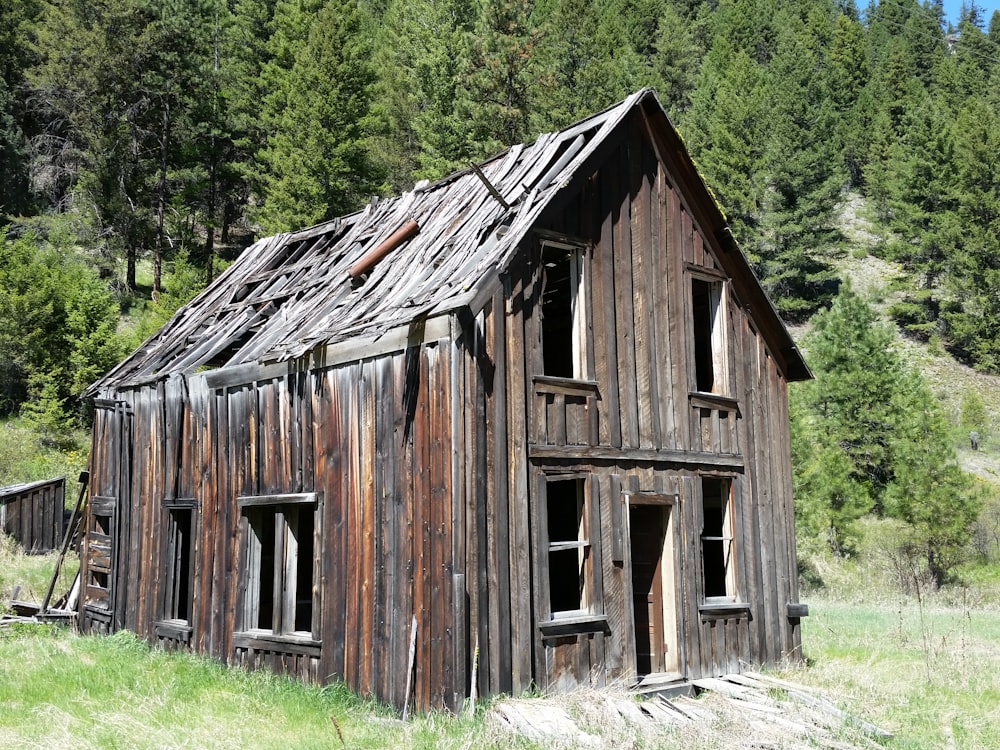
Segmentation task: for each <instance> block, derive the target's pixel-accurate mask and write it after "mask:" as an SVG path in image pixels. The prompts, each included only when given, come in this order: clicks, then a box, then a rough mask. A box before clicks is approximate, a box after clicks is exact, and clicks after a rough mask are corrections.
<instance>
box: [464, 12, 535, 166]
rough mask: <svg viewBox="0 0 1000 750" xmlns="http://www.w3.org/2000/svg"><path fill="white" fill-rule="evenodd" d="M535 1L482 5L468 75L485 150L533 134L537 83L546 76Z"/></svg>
mask: <svg viewBox="0 0 1000 750" xmlns="http://www.w3.org/2000/svg"><path fill="white" fill-rule="evenodd" d="M531 5H532V4H531V2H529V0H496V2H491V3H484V4H482V5H481V6H480V15H479V18H478V19H477V22H476V31H475V36H476V39H475V42H474V44H473V47H472V53H471V58H470V65H469V71H468V79H467V80H468V91H469V97H470V100H471V101H472V102H474V103H475V107H474V109H473V111H472V112H471V113H470V114H471V117H472V121H473V123H474V126H475V138H476V142H477V143H478V144H479V146H480V148H481V149H482V154H483V155H486V154H490V153H495V152H496V151H498V150H500V149H501V148H504V147H506V146H511V145H513V144H515V143H524V142H526V141H529V140H531V135H532V133H531V127H530V125H531V122H532V117H533V115H534V110H533V106H534V103H535V101H536V98H535V96H534V89H535V88H536V86H537V82H538V81H539V80H540V78H541V76H540V72H541V71H540V66H539V56H538V46H539V39H540V37H541V32H540V30H539V29H537V28H536V27H535V26H534V25H533V24H532V23H531V10H532V8H531Z"/></svg>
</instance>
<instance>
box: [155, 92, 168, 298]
mask: <svg viewBox="0 0 1000 750" xmlns="http://www.w3.org/2000/svg"><path fill="white" fill-rule="evenodd" d="M169 140H170V100H169V99H167V100H166V101H165V102H164V106H163V123H162V129H161V130H160V176H159V179H158V180H157V181H156V247H155V248H154V250H153V302H157V301H159V299H160V289H161V282H162V275H163V244H164V232H163V222H164V214H165V212H166V202H167V146H168V143H169Z"/></svg>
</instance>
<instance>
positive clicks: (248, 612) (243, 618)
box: [235, 492, 321, 643]
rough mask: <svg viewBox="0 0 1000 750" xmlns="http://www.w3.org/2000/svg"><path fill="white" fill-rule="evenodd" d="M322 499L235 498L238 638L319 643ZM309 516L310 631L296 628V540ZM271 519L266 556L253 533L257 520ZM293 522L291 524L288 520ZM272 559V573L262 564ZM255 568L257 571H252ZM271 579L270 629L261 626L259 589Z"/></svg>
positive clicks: (293, 496) (312, 494) (301, 496)
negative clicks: (237, 511)
mask: <svg viewBox="0 0 1000 750" xmlns="http://www.w3.org/2000/svg"><path fill="white" fill-rule="evenodd" d="M320 501H321V498H320V494H319V493H316V492H306V493H295V494H283V495H248V496H241V497H238V498H237V506H238V507H239V509H240V587H239V602H238V608H237V622H236V628H235V629H236V631H237V633H238V634H241V635H245V636H252V637H255V638H265V639H271V640H279V641H306V642H316V643H318V641H319V633H318V627H319V625H318V623H319V586H318V582H319V575H318V572H319V570H318V569H319V559H320V556H319V550H320V544H319V541H320V539H321V536H320V507H321V502H320ZM306 513H311V514H312V519H311V520H312V524H311V528H312V534H311V539H310V546H311V548H312V555H311V558H310V561H311V564H310V567H309V568H308V570H309V571H310V573H309V578H310V582H309V583H310V588H311V593H310V597H309V600H308V607H309V609H308V612H307V616H308V619H309V628H308V630H306V629H303V628H296V625H297V622H296V620H297V619H298V617H299V615H298V613H297V609H298V607H299V606H300V604H301V602H302V601H305V600H304V599H303V598H302V597H300V596H298V594H299V592H298V587H299V580H298V577H299V575H300V571H301V568H300V565H301V561H300V557H299V551H300V549H301V547H302V546H303V544H302V540H301V539H300V538H299V533H300V531H301V528H302V527H301V520H302V518H303V514H306ZM264 514H273V542H272V543H273V545H274V547H273V549H272V550H271V551H270V555H269V556H268V555H265V554H264V550H263V543H262V539H261V537H260V536H259V535H258V533H257V531H256V530H255V517H257V518H258V519H261V520H263V519H264ZM293 518H294V519H295V520H294V522H293V521H291V519H293ZM268 559H270V561H271V564H270V569H268V570H265V569H264V568H263V567H260V566H262V565H263V563H264V561H266V560H268ZM254 566H257V569H256V570H254ZM268 580H270V592H271V593H270V597H271V598H270V604H269V609H270V619H271V627H269V628H265V627H260V618H261V616H262V614H263V615H266V613H262V612H261V610H260V607H261V596H262V591H263V587H264V585H265V584H266V582H267V581H268Z"/></svg>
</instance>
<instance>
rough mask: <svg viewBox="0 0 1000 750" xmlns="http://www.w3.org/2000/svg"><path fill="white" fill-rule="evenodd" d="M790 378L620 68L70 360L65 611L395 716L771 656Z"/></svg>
mask: <svg viewBox="0 0 1000 750" xmlns="http://www.w3.org/2000/svg"><path fill="white" fill-rule="evenodd" d="M807 377H809V371H808V369H807V367H806V366H805V364H804V362H803V360H802V358H801V356H800V354H799V353H798V351H797V350H796V348H795V346H794V345H793V342H792V340H791V338H790V337H789V335H788V332H787V331H786V329H785V327H784V326H783V324H782V322H781V321H780V319H779V318H778V316H777V314H776V313H775V310H774V308H773V307H772V306H771V304H770V303H769V301H768V299H767V298H766V296H765V294H764V292H763V291H762V289H761V287H760V285H759V284H758V282H757V281H756V279H755V278H754V276H753V274H752V272H751V270H750V268H749V266H748V264H747V261H746V260H745V259H744V257H743V255H742V254H741V252H740V251H739V249H738V248H737V246H736V245H735V243H734V241H733V239H732V237H731V235H730V233H729V232H728V230H727V227H726V223H725V220H724V218H723V216H722V214H721V213H720V211H719V209H718V208H717V206H716V204H715V203H714V201H713V199H712V198H711V196H710V194H709V192H708V191H707V189H706V187H705V185H704V184H703V182H702V180H701V179H700V177H699V176H698V173H697V171H696V170H695V167H694V166H693V164H692V162H691V160H690V158H689V156H688V155H687V153H686V151H685V149H684V146H683V144H682V142H681V140H680V139H679V137H678V135H677V134H676V133H675V131H674V130H673V128H672V127H671V125H670V123H669V121H668V119H667V117H666V115H665V114H664V111H663V109H662V108H661V106H660V104H659V102H658V101H657V99H656V97H655V95H654V94H653V92H651V91H640V92H638V93H636V94H634V95H632V96H631V97H629V98H628V99H626V100H625V101H623V102H621V103H620V104H618V105H617V106H615V107H613V108H611V109H608V110H606V111H604V112H602V113H600V114H597V115H595V116H593V117H590V118H588V119H586V120H583V121H581V122H579V123H577V124H576V125H573V126H572V127H570V128H568V129H566V130H564V131H562V132H559V133H554V134H548V135H543V136H541V137H540V138H539V139H538V140H537V141H536V142H535V143H534V144H531V145H525V146H520V145H519V146H514V147H513V148H510V149H509V150H507V151H506V152H504V153H502V154H500V155H499V156H497V157H495V158H493V159H491V160H489V161H487V162H485V163H482V164H480V165H478V166H476V167H473V168H471V169H468V170H466V171H463V172H459V173H457V174H454V175H451V176H450V177H447V178H446V179H444V180H441V181H439V182H437V183H434V184H419V185H417V186H416V187H415V188H414V189H413V190H412V191H411V192H408V193H406V194H404V195H402V196H400V197H396V198H393V199H391V200H381V201H373V202H372V203H371V204H370V205H368V206H367V207H365V209H364V210H362V211H360V212H358V213H355V214H353V215H350V216H347V217H344V218H341V219H337V220H334V221H330V222H327V223H325V224H322V225H319V226H316V227H313V228H310V229H305V230H302V231H298V232H293V233H290V234H282V235H279V236H275V237H270V238H267V239H263V240H261V241H259V242H257V243H256V244H255V245H253V246H252V247H251V248H249V249H248V250H247V251H246V252H245V253H244V254H243V256H242V257H241V258H240V259H239V260H238V261H237V262H236V263H234V264H233V265H232V266H231V267H230V268H229V269H227V271H226V272H225V273H224V274H223V275H222V276H221V277H220V278H219V279H217V280H216V281H215V283H213V284H212V285H211V286H210V287H209V288H208V289H206V290H205V291H204V292H203V293H202V294H201V295H200V296H199V297H197V298H196V299H195V300H193V301H192V302H191V303H190V304H188V305H187V306H186V307H184V308H182V309H181V310H180V311H179V312H178V313H177V315H176V316H175V317H174V318H173V319H172V320H171V321H170V322H169V323H167V324H166V326H165V327H164V328H163V329H162V330H161V331H160V332H159V333H158V334H156V335H155V336H153V337H152V338H151V339H150V340H149V341H147V342H146V343H145V344H144V345H143V346H142V347H141V348H140V349H139V350H138V351H136V352H135V353H134V354H132V355H131V356H130V357H128V358H127V359H126V360H125V361H124V362H122V363H121V364H120V365H118V366H117V367H116V368H115V369H114V370H113V371H112V372H111V373H110V374H108V375H107V376H106V377H104V378H103V379H102V380H101V381H99V382H98V383H97V384H95V385H94V386H93V388H92V389H91V395H93V396H94V397H95V402H96V406H97V409H96V412H97V416H96V420H95V426H94V442H93V452H92V458H91V470H92V475H91V477H92V478H91V497H90V500H89V516H88V522H87V523H88V525H87V538H86V542H87V543H86V550H85V554H84V561H83V575H84V581H85V584H86V585H85V594H84V597H83V600H82V604H81V611H80V619H81V625H82V627H83V628H84V629H85V630H87V631H101V632H103V631H114V630H117V629H119V628H127V629H129V630H133V631H136V632H138V633H140V634H142V635H143V636H145V637H147V638H149V639H150V640H153V641H156V642H159V643H161V644H163V645H164V646H166V647H187V648H191V649H193V650H195V651H198V652H203V653H207V654H212V655H214V656H216V657H218V658H220V659H222V660H223V661H225V662H227V663H232V664H239V665H247V666H251V667H269V668H271V669H274V670H278V671H283V672H287V673H291V674H294V675H297V676H299V677H300V678H302V679H306V680H311V681H320V682H325V681H332V680H343V681H344V682H345V683H346V684H347V685H348V686H349V687H350V688H352V689H353V690H355V691H357V692H358V693H362V694H371V695H374V696H377V697H378V698H380V699H382V700H384V701H387V702H390V703H392V704H395V705H397V706H402V705H403V704H404V703H405V702H406V701H407V700H409V701H410V705H413V706H416V707H417V708H421V709H423V708H427V707H439V706H444V707H451V708H455V707H457V706H459V705H460V704H461V702H462V700H463V697H465V696H467V695H469V693H470V689H474V690H475V691H476V692H477V693H478V694H479V695H486V694H496V693H501V692H510V691H513V692H515V693H516V692H520V691H523V690H525V689H527V688H529V687H530V686H532V685H534V686H537V687H538V688H540V689H542V690H552V691H561V690H568V689H571V688H573V687H574V686H577V685H595V686H600V685H605V684H609V683H616V684H629V683H636V682H639V681H640V680H642V679H646V680H649V679H651V677H652V678H659V679H678V680H680V679H685V678H696V677H700V676H710V675H719V674H723V673H731V672H737V671H739V670H740V669H741V667H742V666H743V665H747V664H751V665H760V664H773V663H776V662H780V661H782V660H784V659H786V658H791V659H796V658H798V656H799V648H800V633H799V622H800V620H799V618H800V617H801V616H803V615H804V614H806V610H805V607H804V605H800V604H799V602H798V589H797V580H796V557H795V544H794V528H793V512H792V488H791V470H790V464H789V461H790V459H789V433H788V411H787V397H786V386H787V383H788V382H789V381H792V380H798V379H803V378H807ZM414 619H415V621H416V637H415V639H413V640H412V641H411V622H412V621H413V620H414ZM411 643H413V644H415V645H414V646H413V650H412V652H411ZM411 654H412V655H411ZM411 659H412V662H411ZM411 669H412V671H410V670H411ZM410 679H412V691H413V693H412V697H410V696H409V694H408V692H407V690H408V687H407V686H408V684H409V683H408V680H410Z"/></svg>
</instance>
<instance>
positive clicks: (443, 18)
mask: <svg viewBox="0 0 1000 750" xmlns="http://www.w3.org/2000/svg"><path fill="white" fill-rule="evenodd" d="M475 18H476V16H475V8H474V6H473V3H472V2H470V0H420V1H419V2H414V1H413V0H397V2H394V3H392V4H391V5H390V6H389V8H388V9H387V10H386V14H385V18H384V20H383V22H382V24H381V31H380V34H379V38H378V40H377V43H376V65H377V67H378V71H379V76H378V82H377V85H376V92H377V93H376V94H375V97H374V100H373V105H372V109H373V113H374V119H375V120H376V121H378V122H379V123H380V124H381V125H382V129H381V132H379V133H378V134H377V135H376V136H375V138H374V139H373V141H374V143H375V151H376V154H375V156H376V158H377V159H378V160H379V161H380V162H381V164H382V165H383V168H384V171H385V172H386V173H387V175H388V180H389V187H390V188H392V189H393V190H396V191H398V190H401V189H404V188H407V187H409V185H411V184H412V183H413V181H414V180H415V179H436V178H439V177H442V176H444V175H446V174H449V173H451V172H453V171H455V170H456V169H459V168H462V167H465V166H467V165H468V163H469V162H470V161H471V160H473V159H474V158H475V157H476V156H478V155H479V153H480V152H479V149H478V148H477V145H476V143H475V142H474V135H473V126H472V123H471V121H470V120H471V117H470V112H471V109H472V103H471V102H470V101H469V98H468V95H467V93H466V91H465V87H464V85H463V75H464V74H465V71H466V70H467V69H468V65H469V55H470V43H471V39H472V30H473V28H474V25H475Z"/></svg>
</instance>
